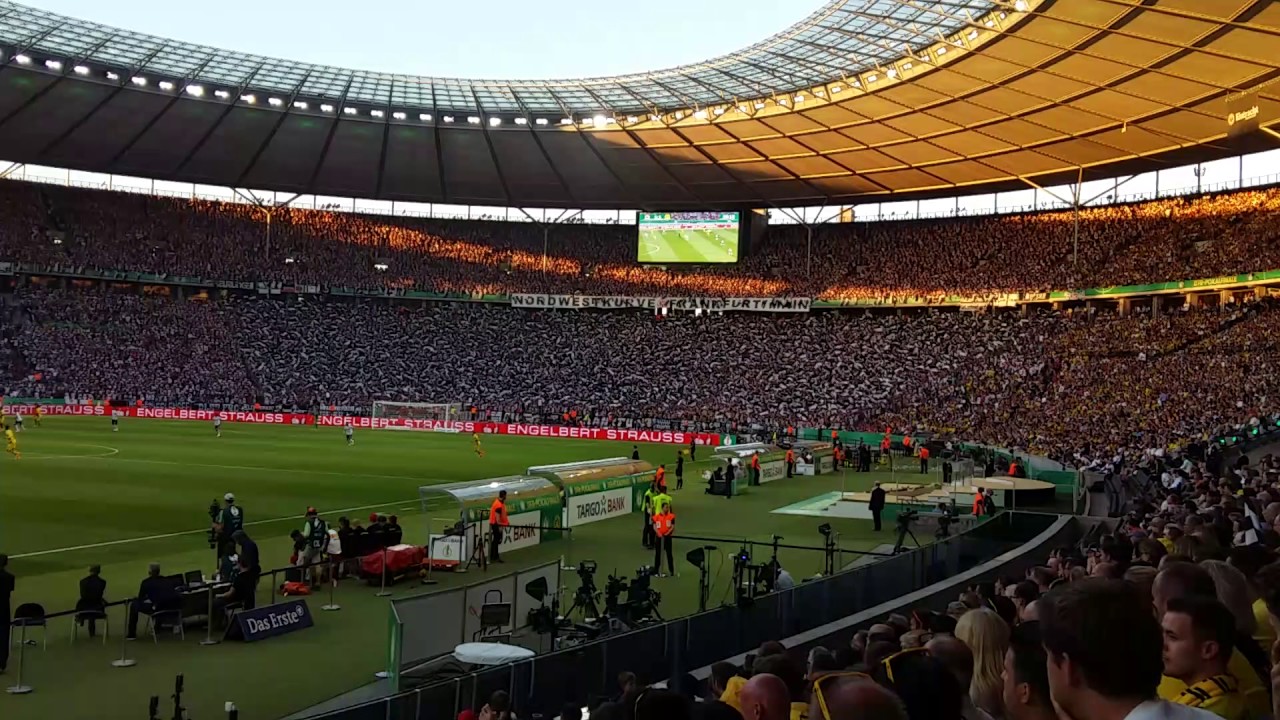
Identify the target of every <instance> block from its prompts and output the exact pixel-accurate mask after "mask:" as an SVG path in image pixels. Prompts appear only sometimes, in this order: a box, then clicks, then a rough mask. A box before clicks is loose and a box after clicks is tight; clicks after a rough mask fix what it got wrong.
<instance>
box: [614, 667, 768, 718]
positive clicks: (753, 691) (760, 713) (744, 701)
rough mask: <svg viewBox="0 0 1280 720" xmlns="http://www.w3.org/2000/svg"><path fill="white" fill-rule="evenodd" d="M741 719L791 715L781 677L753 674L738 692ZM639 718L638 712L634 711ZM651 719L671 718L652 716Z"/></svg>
mask: <svg viewBox="0 0 1280 720" xmlns="http://www.w3.org/2000/svg"><path fill="white" fill-rule="evenodd" d="M738 703H739V704H740V705H741V710H742V717H743V720H788V718H790V717H791V693H790V692H789V691H788V690H787V684H786V683H785V682H783V680H782V678H780V677H778V676H777V675H772V674H770V673H759V674H757V675H753V676H752V677H751V679H750V680H748V681H747V682H746V684H744V685H743V686H742V690H741V691H740V692H739V693H738ZM636 718H637V720H639V712H637V713H636ZM652 720H671V719H670V718H668V717H662V718H659V717H654V718H652Z"/></svg>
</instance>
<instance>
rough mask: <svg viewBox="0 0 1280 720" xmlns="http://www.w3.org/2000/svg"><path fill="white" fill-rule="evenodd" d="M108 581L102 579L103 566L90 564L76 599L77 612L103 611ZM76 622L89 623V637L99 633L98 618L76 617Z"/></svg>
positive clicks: (105, 604) (105, 603)
mask: <svg viewBox="0 0 1280 720" xmlns="http://www.w3.org/2000/svg"><path fill="white" fill-rule="evenodd" d="M106 594H107V581H106V580H103V579H102V566H101V565H90V566H89V574H88V575H86V576H84V578H83V579H82V580H80V599H79V600H77V601H76V612H78V613H80V612H103V611H105V609H106V606H107V598H106ZM76 622H77V623H79V624H81V625H84V624H85V623H88V624H89V637H97V635H98V619H97V618H96V617H94V616H92V615H90V616H89V617H87V618H86V617H76Z"/></svg>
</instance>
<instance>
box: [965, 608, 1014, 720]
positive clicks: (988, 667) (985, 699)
mask: <svg viewBox="0 0 1280 720" xmlns="http://www.w3.org/2000/svg"><path fill="white" fill-rule="evenodd" d="M956 637H957V638H959V639H960V640H961V641H962V642H963V643H964V644H965V645H968V646H969V649H970V650H972V651H973V681H972V682H971V683H970V684H969V686H968V692H969V697H970V699H972V700H973V704H974V705H976V706H978V707H980V708H982V709H983V710H984V711H986V712H987V713H988V714H989V715H991V716H992V717H1000V716H1001V715H1003V714H1004V709H1003V708H1002V707H1001V700H1000V697H1001V694H1002V693H1003V691H1004V683H1003V681H1002V680H1001V679H1000V675H1001V673H1002V672H1003V670H1004V654H1005V651H1006V650H1008V649H1009V626H1008V625H1007V624H1005V621H1004V620H1001V619H1000V616H999V615H996V614H995V612H994V611H992V610H987V609H985V608H979V609H977V610H970V611H969V612H967V613H965V614H964V615H963V616H962V617H961V618H960V621H959V622H957V623H956Z"/></svg>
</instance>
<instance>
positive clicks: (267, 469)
mask: <svg viewBox="0 0 1280 720" xmlns="http://www.w3.org/2000/svg"><path fill="white" fill-rule="evenodd" d="M108 457H111V462H129V463H144V464H148V465H179V466H182V467H208V468H218V469H220V470H254V471H257V472H281V473H306V474H308V475H337V476H340V477H364V478H382V479H384V480H426V479H427V478H421V477H415V476H412V475H377V474H373V473H354V472H338V471H336V470H303V469H301V468H273V467H261V466H258V465H220V464H217V463H192V462H180V461H178V460H149V459H146V458H122V457H114V456H108V455H68V456H65V459H68V460H104V459H106V458H108ZM42 459H44V460H53V459H54V458H42Z"/></svg>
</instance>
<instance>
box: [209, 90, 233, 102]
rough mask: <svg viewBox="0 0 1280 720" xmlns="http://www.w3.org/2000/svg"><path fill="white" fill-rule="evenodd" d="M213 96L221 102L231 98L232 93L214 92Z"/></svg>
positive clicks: (224, 91)
mask: <svg viewBox="0 0 1280 720" xmlns="http://www.w3.org/2000/svg"><path fill="white" fill-rule="evenodd" d="M213 96H214V97H216V98H218V99H219V100H227V99H229V98H230V97H231V93H229V92H227V91H226V90H214V91H213Z"/></svg>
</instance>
